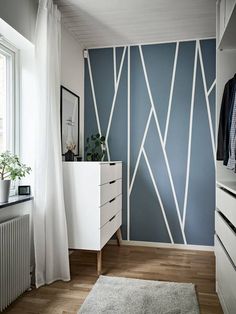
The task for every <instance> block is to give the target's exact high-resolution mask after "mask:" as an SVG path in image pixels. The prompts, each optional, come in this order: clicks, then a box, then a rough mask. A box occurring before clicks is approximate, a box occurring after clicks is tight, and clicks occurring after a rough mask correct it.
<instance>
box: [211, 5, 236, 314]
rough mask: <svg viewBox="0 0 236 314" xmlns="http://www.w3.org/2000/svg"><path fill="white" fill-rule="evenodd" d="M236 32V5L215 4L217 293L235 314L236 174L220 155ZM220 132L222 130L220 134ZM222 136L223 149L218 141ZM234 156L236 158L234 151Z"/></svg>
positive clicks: (234, 85) (233, 78)
mask: <svg viewBox="0 0 236 314" xmlns="http://www.w3.org/2000/svg"><path fill="white" fill-rule="evenodd" d="M235 30H236V1H235V0H219V1H217V51H216V55H217V58H216V63H217V64H216V69H217V73H216V77H217V80H216V118H217V125H218V130H216V131H217V132H216V133H217V134H218V152H217V159H221V160H217V162H216V184H217V186H216V213H215V254H216V289H217V293H218V295H219V299H220V302H221V305H222V307H223V310H224V313H236V291H235V287H236V251H235V247H236V173H235V167H230V161H228V158H227V156H226V157H225V155H224V156H222V152H220V151H219V150H220V149H221V148H223V149H224V153H225V151H227V149H228V152H229V154H231V150H232V148H233V146H232V136H234V137H235V135H236V134H235V125H236V120H235V117H236V114H235V108H236V105H235V101H236V99H235V91H236V74H235V73H236V36H235ZM229 80H230V82H229ZM226 84H227V85H226ZM229 85H230V86H229ZM226 89H227V90H226ZM223 94H224V96H223ZM223 106H225V107H226V106H227V108H228V110H225V108H224V109H222V107H223ZM223 116H224V117H223ZM223 120H225V121H226V122H225V123H226V124H227V126H226V127H223V129H224V130H223V131H222V121H223ZM231 126H232V128H231ZM219 128H221V130H220V131H219ZM233 128H234V129H233ZM222 132H223V140H224V143H223V145H222V141H221V139H220V137H221V136H222ZM219 146H221V147H219ZM233 149H235V145H234V148H233ZM228 152H226V155H227V153H228ZM233 153H234V157H235V151H234V152H233ZM222 159H224V161H223V160H222ZM229 168H231V169H229Z"/></svg>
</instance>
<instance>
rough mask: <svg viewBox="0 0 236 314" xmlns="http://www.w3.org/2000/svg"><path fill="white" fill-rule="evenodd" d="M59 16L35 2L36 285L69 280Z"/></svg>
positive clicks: (44, 0)
mask: <svg viewBox="0 0 236 314" xmlns="http://www.w3.org/2000/svg"><path fill="white" fill-rule="evenodd" d="M60 43H61V24H60V12H59V11H58V9H57V7H56V6H55V5H54V4H53V2H52V0H40V1H39V9H38V16H37V24H36V40H35V51H36V57H35V60H36V90H37V97H36V98H37V99H36V102H37V105H36V110H35V133H36V134H35V136H36V140H35V156H36V162H35V191H34V192H35V193H34V195H35V209H34V215H33V221H34V247H35V259H36V261H35V262H36V286H37V287H40V286H42V285H44V284H50V283H51V282H53V281H55V280H64V281H68V280H70V270H69V257H68V239H67V228H66V217H65V205H64V196H63V181H62V159H61V139H60Z"/></svg>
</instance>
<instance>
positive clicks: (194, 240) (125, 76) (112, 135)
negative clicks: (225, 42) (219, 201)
mask: <svg viewBox="0 0 236 314" xmlns="http://www.w3.org/2000/svg"><path fill="white" fill-rule="evenodd" d="M114 58H115V59H114ZM89 62H90V68H91V73H90V72H89ZM90 74H91V75H90ZM119 74H120V75H119ZM214 84H215V40H214V39H206V40H200V41H198V40H196V41H185V42H179V43H175V42H174V43H166V44H152V45H142V46H131V47H118V48H117V47H116V48H113V47H111V48H103V49H90V50H89V59H85V138H87V137H88V136H90V135H91V134H93V133H97V132H98V129H99V128H98V124H100V127H101V132H102V134H103V135H106V133H107V130H108V129H109V134H108V138H107V143H108V149H109V152H110V158H111V160H122V161H123V225H122V234H123V238H124V239H129V240H136V241H149V242H163V243H176V244H194V245H213V243H214V239H213V238H214V209H215V163H214V151H215V139H213V140H212V138H211V134H213V135H214V130H215V85H214ZM93 89H94V97H95V100H96V101H95V103H94V97H93ZM208 91H210V92H209V93H208ZM95 108H96V109H97V113H98V116H97V117H96V113H95ZM129 113H130V115H129ZM109 118H111V123H110V125H109ZM129 136H130V145H129V146H128V143H129V141H128V139H129ZM128 174H129V176H130V180H129V182H128Z"/></svg>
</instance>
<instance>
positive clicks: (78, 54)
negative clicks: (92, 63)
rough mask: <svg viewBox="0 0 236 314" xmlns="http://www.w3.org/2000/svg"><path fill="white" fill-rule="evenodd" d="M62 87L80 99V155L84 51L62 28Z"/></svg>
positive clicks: (81, 144)
mask: <svg viewBox="0 0 236 314" xmlns="http://www.w3.org/2000/svg"><path fill="white" fill-rule="evenodd" d="M61 41H62V42H61V85H63V86H65V87H66V88H68V89H69V90H71V91H72V92H73V93H75V94H77V95H78V96H79V97H80V139H79V142H80V154H82V152H83V149H82V147H83V141H84V139H83V133H84V58H83V49H82V48H81V46H80V45H79V43H78V41H77V40H75V39H74V38H73V37H72V35H71V34H70V33H69V32H68V31H67V30H66V28H65V27H63V26H62V39H61Z"/></svg>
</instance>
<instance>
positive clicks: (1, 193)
mask: <svg viewBox="0 0 236 314" xmlns="http://www.w3.org/2000/svg"><path fill="white" fill-rule="evenodd" d="M30 171H31V168H30V167H27V166H26V165H25V164H23V163H21V162H20V160H19V157H18V156H17V155H14V154H11V153H10V152H9V151H6V152H4V153H2V154H0V203H6V202H8V198H9V192H10V186H11V180H13V181H14V180H16V179H21V178H23V177H25V176H26V174H29V173H30Z"/></svg>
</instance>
